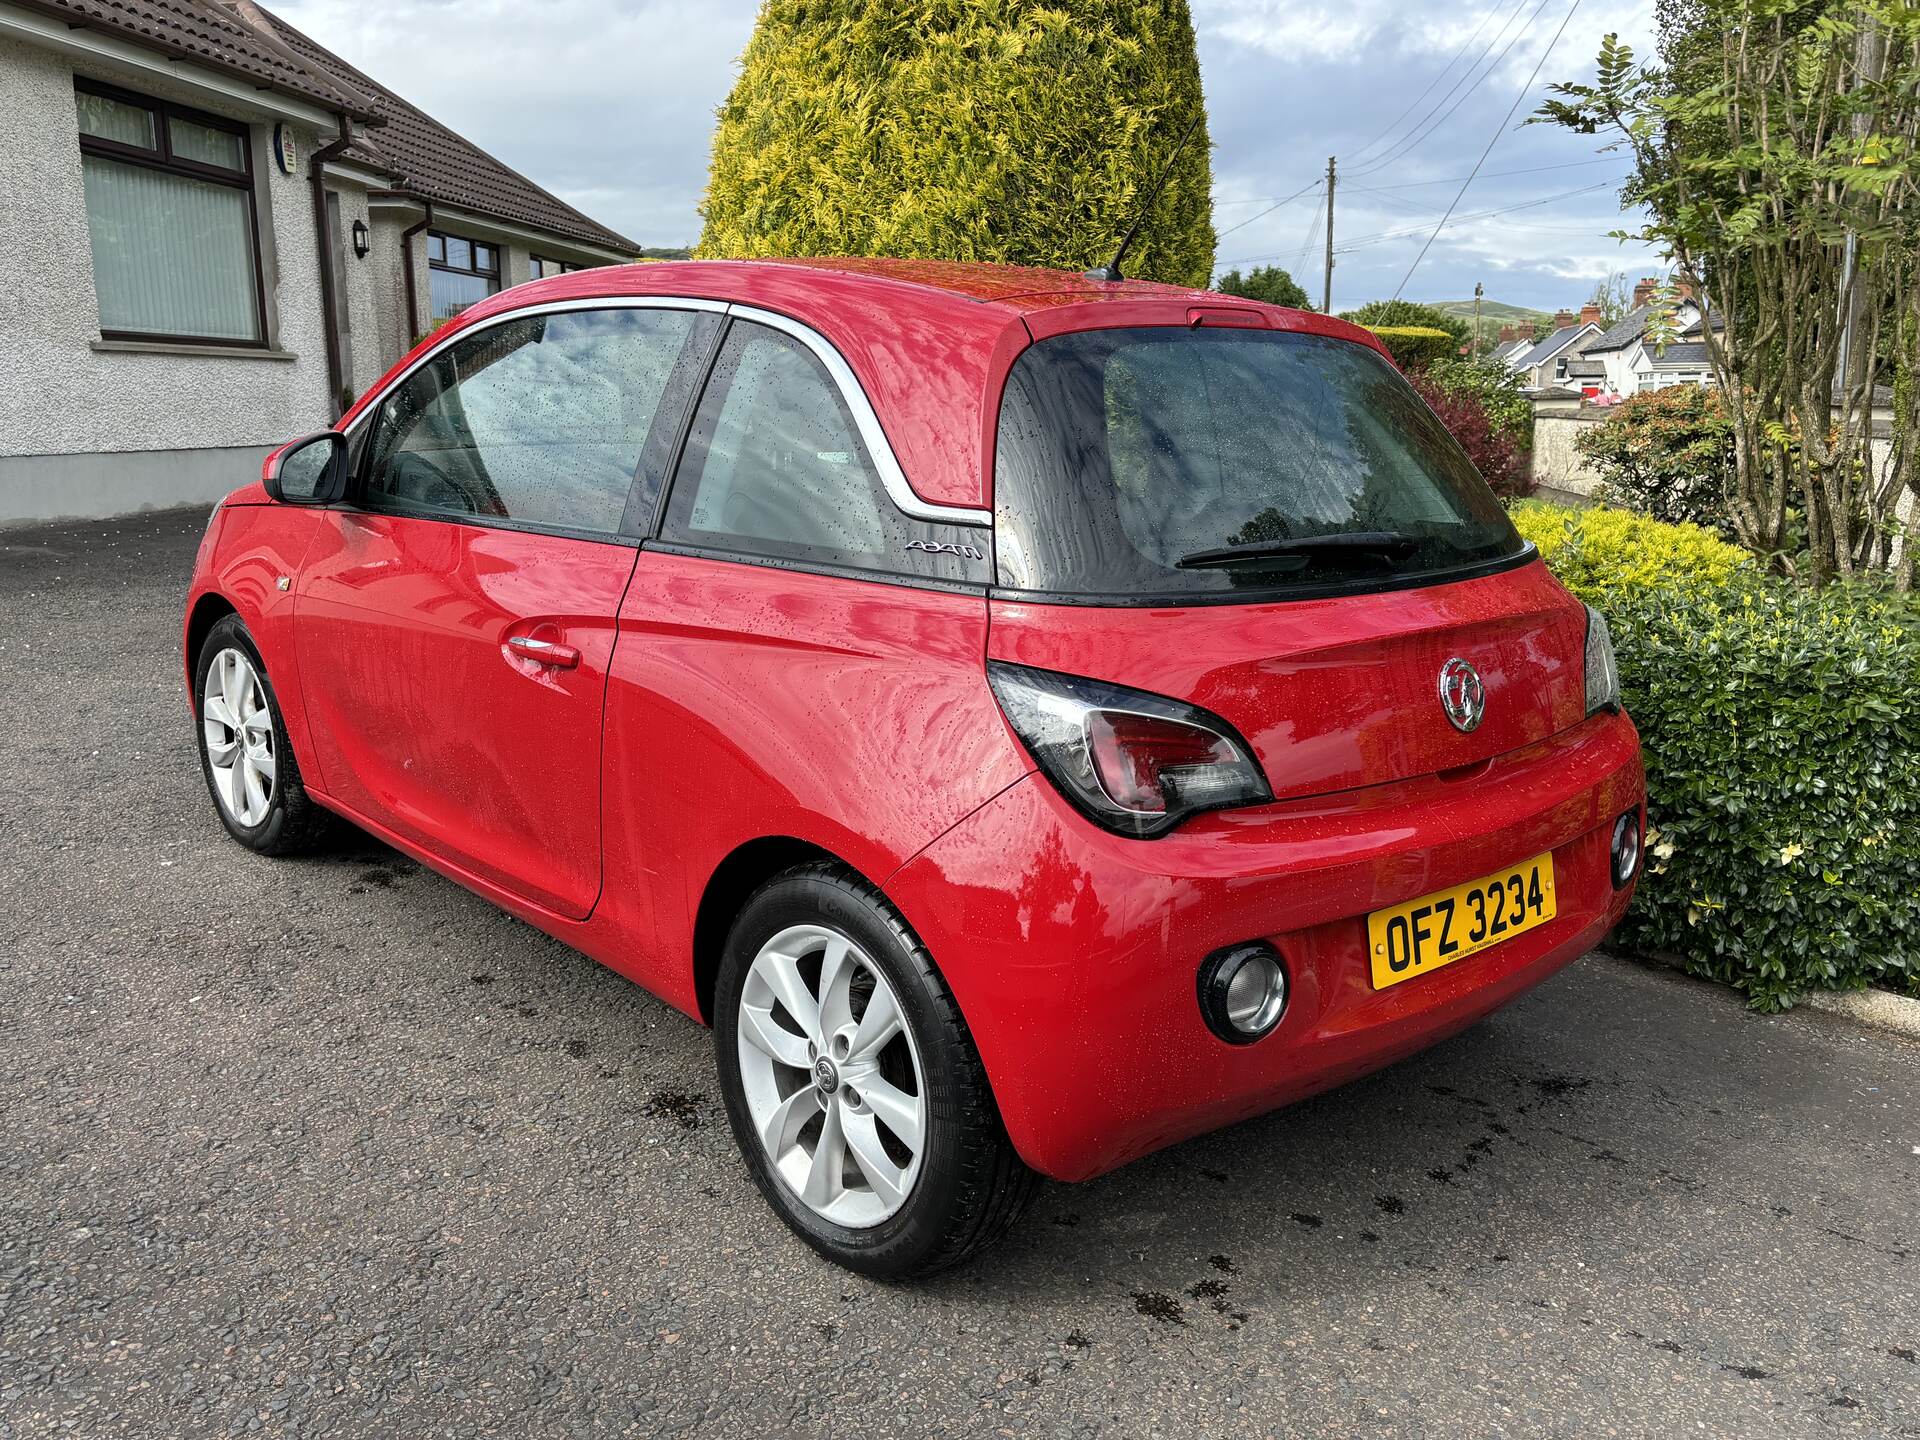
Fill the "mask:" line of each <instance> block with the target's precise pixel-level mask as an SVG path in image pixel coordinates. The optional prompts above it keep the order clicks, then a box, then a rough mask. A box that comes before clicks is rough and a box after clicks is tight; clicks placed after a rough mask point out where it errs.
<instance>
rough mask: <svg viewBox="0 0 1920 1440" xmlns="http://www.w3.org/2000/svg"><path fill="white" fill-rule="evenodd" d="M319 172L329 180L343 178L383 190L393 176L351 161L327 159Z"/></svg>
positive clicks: (349, 182)
mask: <svg viewBox="0 0 1920 1440" xmlns="http://www.w3.org/2000/svg"><path fill="white" fill-rule="evenodd" d="M321 173H322V174H323V175H325V176H326V177H327V179H329V180H344V181H346V182H347V183H348V184H349V185H364V186H365V187H366V188H367V189H369V190H384V189H386V188H387V187H388V186H389V185H391V184H393V176H391V175H388V174H386V173H385V172H383V171H380V170H364V169H362V168H361V167H360V166H358V165H355V164H353V163H352V162H351V161H344V160H329V161H327V162H326V163H325V164H324V165H322V166H321Z"/></svg>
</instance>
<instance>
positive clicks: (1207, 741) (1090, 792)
mask: <svg viewBox="0 0 1920 1440" xmlns="http://www.w3.org/2000/svg"><path fill="white" fill-rule="evenodd" d="M987 680H988V682H989V683H990V684H991V685H992V686H993V693H994V697H995V698H996V699H997V700H999V702H1000V708H1001V710H1002V711H1004V712H1005V714H1006V717H1007V720H1008V722H1009V723H1010V724H1011V725H1012V726H1013V728H1014V731H1015V733H1017V734H1018V735H1019V736H1020V739H1021V741H1022V742H1023V743H1024V744H1025V745H1026V747H1027V749H1028V751H1030V752H1031V753H1032V755H1033V758H1034V760H1035V761H1036V762H1037V763H1038V764H1039V766H1040V768H1041V769H1042V770H1043V771H1045V772H1046V775H1047V778H1048V779H1049V780H1051V781H1053V783H1054V784H1055V785H1056V786H1057V787H1058V788H1059V790H1060V793H1061V794H1062V795H1064V796H1066V798H1067V799H1068V800H1070V801H1071V802H1073V804H1074V806H1075V808H1077V809H1078V810H1079V811H1080V812H1081V813H1082V814H1084V815H1085V816H1086V817H1087V818H1088V819H1090V820H1092V821H1094V822H1095V823H1097V824H1100V825H1103V826H1105V827H1106V828H1107V829H1109V830H1112V831H1114V832H1115V833H1116V834H1120V835H1131V836H1135V837H1138V838H1141V839H1147V838H1150V837H1152V836H1155V835H1164V834H1165V833H1166V832H1167V831H1169V830H1171V829H1172V828H1173V827H1174V826H1176V825H1178V824H1179V823H1180V822H1181V821H1182V820H1184V819H1186V818H1187V817H1188V816H1189V815H1193V814H1196V813H1198V812H1199V811H1202V810H1224V809H1227V808H1229V807H1231V806H1235V805H1259V804H1263V803H1264V802H1266V801H1268V800H1271V799H1272V798H1273V791H1272V790H1271V789H1270V788H1269V787H1268V785H1267V777H1266V776H1265V775H1264V774H1262V773H1261V770H1260V766H1259V764H1258V763H1257V762H1256V761H1255V760H1254V758H1253V755H1252V752H1251V751H1250V750H1249V749H1248V748H1247V744H1246V742H1245V741H1244V740H1242V739H1241V738H1240V737H1239V736H1238V735H1237V734H1235V733H1234V730H1233V727H1232V726H1230V725H1228V724H1227V722H1226V721H1224V720H1222V719H1221V718H1220V717H1219V716H1217V715H1212V714H1209V713H1208V712H1207V711H1205V710H1202V709H1200V708H1198V707H1197V706H1193V705H1188V704H1186V703H1184V702H1183V701H1179V700H1172V699H1169V698H1167V697H1166V696H1164V695H1154V694H1150V693H1149V692H1147V691H1145V690H1130V689H1127V688H1126V687H1125V686H1121V685H1110V684H1108V683H1107V682H1105V681H1104V680H1088V679H1084V678H1082V677H1081V676H1078V675H1061V674H1058V673H1056V672H1055V671H1052V670H1033V669H1029V668H1028V667H1026V666H1024V665H1008V664H1004V663H1002V662H1000V661H997V660H993V661H989V662H988V663H987Z"/></svg>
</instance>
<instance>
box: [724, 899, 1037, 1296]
mask: <svg viewBox="0 0 1920 1440" xmlns="http://www.w3.org/2000/svg"><path fill="white" fill-rule="evenodd" d="M714 1016H715V1023H714V1044H715V1049H716V1058H717V1060H718V1064H719V1070H720V1085H721V1090H722V1092H723V1093H724V1095H725V1097H726V1104H727V1116H728V1119H729V1120H730V1121H731V1122H732V1125H733V1133H734V1138H735V1139H736V1140H737V1141H738V1143H739V1145H740V1149H741V1152H742V1153H743V1154H744V1155H745V1156H746V1159H747V1165H748V1168H749V1169H750V1170H751V1171H752V1174H753V1178H754V1181H755V1183H756V1184H758V1185H759V1187H760V1191H761V1193H762V1194H763V1195H765V1196H766V1197H767V1200H768V1202H769V1203H770V1204H771V1205H772V1206H773V1208H774V1209H775V1211H777V1212H778V1213H779V1215H780V1218H781V1219H782V1220H784V1221H785V1222H786V1223H787V1224H788V1225H789V1226H790V1227H791V1228H792V1229H793V1230H794V1231H795V1232H796V1233H797V1234H798V1235H799V1236H800V1237H801V1239H803V1240H805V1241H806V1242H807V1243H808V1244H809V1245H811V1246H813V1248H814V1249H816V1250H818V1251H819V1252H820V1253H821V1254H822V1255H825V1256H826V1257H827V1258H828V1259H830V1260H834V1261H836V1262H838V1263H839V1264H841V1265H845V1266H846V1267H848V1268H849V1269H852V1270H857V1271H860V1272H861V1273H863V1274H867V1275H875V1276H905V1275H921V1274H927V1273H929V1272H931V1271H934V1270H939V1269H943V1268H945V1267H946V1266H949V1265H954V1264H958V1263H959V1262H961V1261H963V1260H966V1259H968V1258H970V1257H971V1256H972V1255H973V1254H974V1253H976V1252H977V1251H978V1250H980V1249H982V1248H984V1247H985V1246H987V1245H989V1244H991V1243H992V1242H993V1241H994V1240H996V1239H998V1238H999V1237H1000V1235H1002V1234H1003V1233H1004V1232H1005V1231H1006V1230H1007V1228H1008V1227H1009V1226H1010V1225H1011V1224H1012V1223H1013V1221H1014V1220H1015V1219H1016V1218H1017V1216H1018V1215H1019V1212H1020V1210H1021V1209H1022V1208H1023V1206H1024V1205H1025V1203H1026V1201H1027V1199H1028V1198H1029V1197H1030V1196H1031V1194H1032V1192H1033V1189H1034V1186H1035V1177H1034V1175H1033V1172H1032V1171H1030V1170H1028V1169H1027V1168H1026V1166H1025V1165H1023V1164H1022V1163H1021V1162H1020V1159H1019V1157H1018V1156H1017V1155H1015V1154H1014V1151H1013V1146H1012V1144H1011V1143H1010V1142H1009V1141H1008V1139H1007V1136H1006V1131H1005V1129H1004V1128H1003V1127H1002V1125H1001V1123H1000V1115H999V1111H998V1110H997V1109H996V1108H995V1107H994V1103H993V1093H992V1091H991V1089H990V1088H989V1087H988V1084H987V1078H986V1072H985V1070H984V1069H983V1068H982V1066H981V1064H980V1057H979V1054H978V1052H976V1051H975V1049H974V1046H973V1040H972V1037H971V1036H969V1035H968V1033H967V1029H966V1025H965V1022H964V1021H963V1020H962V1019H961V1018H960V1011H959V1008H958V1007H957V1006H956V1005H955V1004H954V1002H953V997H952V996H951V995H950V994H949V993H948V991H947V988H946V985H945V984H944V983H943V982H942V980H941V978H940V975H939V972H938V971H937V970H935V969H934V966H933V962H932V960H931V958H930V957H929V956H928V955H927V952H926V950H925V948H924V947H923V946H922V945H921V944H920V942H919V941H918V940H917V939H916V938H915V937H914V935H913V933H912V932H911V931H909V930H908V929H907V927H906V925H905V923H904V922H903V921H902V920H901V919H900V917H899V916H898V915H896V914H895V913H894V911H893V909H892V907H891V906H889V905H888V904H887V902H886V900H885V898H884V897H882V896H881V895H880V894H879V893H878V892H877V891H875V890H874V889H873V888H872V887H870V886H868V885H866V884H864V883H862V882H861V881H859V880H858V879H857V878H856V877H854V876H852V875H850V874H849V873H848V872H846V871H844V870H841V869H839V868H838V867H836V866H830V865H813V866H803V867H800V868H798V869H795V870H789V871H787V872H786V873H785V874H783V875H780V876H777V877H776V878H775V879H773V880H771V881H769V882H768V883H767V884H766V885H765V886H763V887H762V888H761V889H760V890H759V891H758V892H756V893H755V895H754V896H753V898H752V899H751V900H749V901H748V902H747V905H746V907H745V908H744V909H743V910H742V911H741V913H740V916H739V918H738V920H736V921H735V923H734V926H733V931H732V933H731V935H729V937H728V939H727V947H726V952H725V954H724V956H723V957H722V961H721V969H720V976H719V982H718V985H717V986H716V992H715V997H714Z"/></svg>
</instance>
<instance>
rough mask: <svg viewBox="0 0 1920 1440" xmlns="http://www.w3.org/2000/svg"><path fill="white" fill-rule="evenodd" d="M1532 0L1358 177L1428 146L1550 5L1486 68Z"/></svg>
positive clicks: (1359, 170)
mask: <svg viewBox="0 0 1920 1440" xmlns="http://www.w3.org/2000/svg"><path fill="white" fill-rule="evenodd" d="M1530 3H1532V0H1520V3H1519V4H1518V5H1516V6H1515V7H1514V10H1513V13H1512V14H1511V15H1509V16H1508V17H1507V18H1506V20H1505V21H1504V22H1502V24H1501V26H1500V28H1499V30H1498V31H1496V32H1495V33H1494V37H1493V39H1491V40H1489V41H1488V42H1487V48H1486V49H1485V50H1483V51H1481V52H1480V56H1479V58H1478V59H1476V60H1475V61H1474V62H1473V65H1472V66H1471V67H1470V68H1469V70H1468V72H1467V74H1465V75H1462V76H1461V77H1460V81H1459V82H1458V83H1457V84H1456V85H1455V86H1454V88H1453V89H1452V90H1451V91H1449V92H1448V93H1447V94H1445V95H1442V96H1441V97H1440V98H1439V100H1437V101H1436V102H1435V103H1434V106H1433V108H1432V109H1431V110H1429V111H1428V112H1427V113H1426V114H1425V115H1422V116H1421V117H1420V118H1419V119H1418V120H1417V121H1415V122H1414V124H1413V128H1412V129H1411V130H1409V131H1408V132H1407V134H1405V135H1404V136H1402V137H1401V138H1400V139H1399V140H1396V141H1395V142H1394V143H1393V144H1392V145H1391V146H1389V147H1388V148H1387V149H1386V151H1384V152H1383V153H1382V154H1379V155H1376V156H1374V157H1373V158H1372V159H1371V160H1368V161H1367V162H1366V163H1365V164H1364V165H1360V166H1358V167H1356V168H1355V169H1354V170H1353V172H1352V173H1353V174H1354V175H1355V176H1361V175H1371V174H1373V173H1375V172H1376V171H1379V170H1383V169H1385V168H1386V167H1387V166H1389V165H1391V164H1393V163H1394V162H1395V161H1397V160H1399V159H1400V158H1401V157H1402V156H1404V155H1408V154H1411V153H1412V152H1413V151H1414V150H1416V149H1418V148H1419V147H1420V146H1421V145H1424V144H1425V143H1426V142H1427V141H1428V140H1429V139H1430V138H1432V136H1433V134H1434V132H1435V131H1437V130H1438V129H1439V128H1440V127H1441V126H1442V125H1445V124H1446V123H1447V121H1449V120H1451V119H1452V118H1453V115H1454V112H1455V111H1457V110H1458V109H1459V108H1460V107H1461V106H1462V105H1464V104H1466V103H1467V101H1468V100H1469V99H1470V98H1471V97H1472V95H1473V92H1474V91H1476V90H1478V89H1479V88H1480V87H1481V86H1482V85H1484V84H1486V82H1487V81H1488V80H1490V79H1491V78H1492V77H1493V73H1494V71H1496V70H1498V69H1499V68H1500V62H1501V61H1503V60H1505V59H1506V58H1507V52H1508V51H1510V50H1512V49H1513V47H1514V46H1515V45H1517V44H1518V43H1519V42H1520V40H1521V38H1522V37H1523V36H1525V35H1526V33H1527V32H1528V31H1529V30H1531V29H1532V28H1533V22H1534V21H1535V20H1537V19H1539V17H1540V11H1541V10H1544V9H1545V8H1546V0H1540V5H1539V7H1538V8H1536V9H1535V10H1534V12H1533V14H1532V15H1530V16H1528V18H1527V20H1526V22H1525V23H1524V24H1522V25H1521V27H1520V28H1519V29H1518V30H1515V31H1514V33H1513V35H1512V37H1511V38H1510V39H1508V40H1507V43H1506V44H1505V45H1502V46H1501V47H1500V53H1499V54H1497V55H1494V56H1493V59H1492V61H1491V62H1490V63H1489V64H1488V65H1487V67H1486V68H1485V69H1484V70H1483V69H1481V68H1480V62H1481V61H1482V60H1485V59H1486V58H1487V56H1488V55H1489V54H1491V53H1492V51H1493V47H1494V46H1495V45H1499V44H1500V39H1501V37H1502V36H1504V35H1506V33H1507V31H1508V29H1509V28H1510V27H1511V26H1512V25H1513V22H1514V21H1515V20H1517V19H1519V18H1520V15H1521V14H1522V13H1523V12H1524V11H1525V10H1526V8H1527V6H1528V5H1529V4H1530ZM1449 100H1451V101H1452V102H1453V103H1452V104H1450V105H1449V104H1448V103H1447V102H1448V101H1449ZM1443 106H1444V107H1445V108H1444V109H1443V108H1442V107H1443Z"/></svg>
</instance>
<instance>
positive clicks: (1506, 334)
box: [1487, 325, 1533, 365]
mask: <svg viewBox="0 0 1920 1440" xmlns="http://www.w3.org/2000/svg"><path fill="white" fill-rule="evenodd" d="M1532 348H1533V331H1532V329H1530V328H1529V327H1528V326H1525V325H1502V326H1501V327H1500V335H1499V338H1498V339H1497V340H1495V341H1494V344H1493V348H1492V349H1491V350H1489V351H1487V360H1488V363H1490V364H1494V365H1505V364H1507V363H1508V362H1509V361H1510V360H1512V359H1513V358H1514V357H1515V356H1518V355H1524V354H1526V353H1527V351H1529V350H1531V349H1532Z"/></svg>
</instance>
